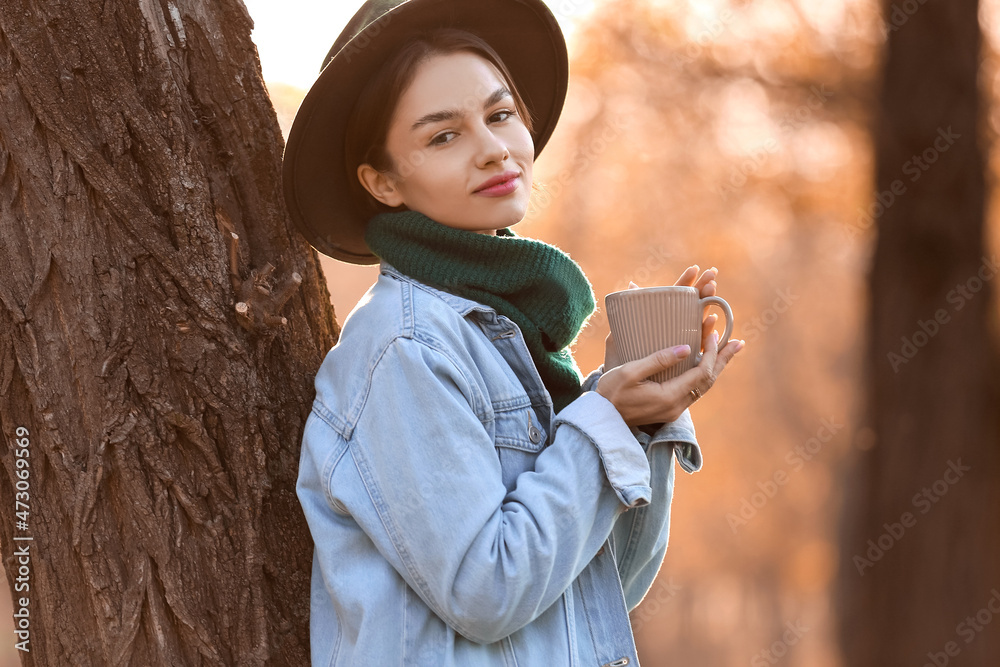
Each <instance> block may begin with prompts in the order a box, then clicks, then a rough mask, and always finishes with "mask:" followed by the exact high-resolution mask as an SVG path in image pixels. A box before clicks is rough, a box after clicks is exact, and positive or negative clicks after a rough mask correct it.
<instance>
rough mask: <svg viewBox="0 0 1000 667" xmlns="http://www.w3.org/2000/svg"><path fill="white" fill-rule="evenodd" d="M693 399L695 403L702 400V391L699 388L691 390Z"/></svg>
mask: <svg viewBox="0 0 1000 667" xmlns="http://www.w3.org/2000/svg"><path fill="white" fill-rule="evenodd" d="M691 398H692V399H693V400H695V401H697V400H698V399H699V398H701V390H699V389H698V387H695V388H694V389H692V390H691Z"/></svg>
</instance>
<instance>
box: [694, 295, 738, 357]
mask: <svg viewBox="0 0 1000 667" xmlns="http://www.w3.org/2000/svg"><path fill="white" fill-rule="evenodd" d="M698 304H699V306H701V312H702V314H703V315H704V313H705V308H707V307H708V306H711V305H713V304H714V305H716V306H718V307H719V308H721V309H722V312H723V313H725V315H726V330H725V332H724V333H723V334H722V337H721V338H720V339H719V349H720V350H721V349H722V348H724V347H725V346H726V345H727V344H728V343H729V335H730V334H731V333H733V311H732V309H731V308H730V307H729V304H728V303H726V300H725V299H723V298H722V297H720V296H706V297H703V298H702V299H701V300H700V301H699V302H698ZM701 357H702V353H701V352H698V354H697V355H695V361H694V363H695V365H696V366H697V365H698V364H700V363H701Z"/></svg>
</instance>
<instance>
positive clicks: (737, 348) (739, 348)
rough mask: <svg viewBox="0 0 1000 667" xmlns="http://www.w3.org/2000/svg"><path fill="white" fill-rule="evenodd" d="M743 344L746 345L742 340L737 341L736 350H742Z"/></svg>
mask: <svg viewBox="0 0 1000 667" xmlns="http://www.w3.org/2000/svg"><path fill="white" fill-rule="evenodd" d="M744 345H746V343H744V342H743V341H738V342H737V343H736V351H737V352H739V351H740V350H742V349H743V346H744Z"/></svg>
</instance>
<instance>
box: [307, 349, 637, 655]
mask: <svg viewBox="0 0 1000 667" xmlns="http://www.w3.org/2000/svg"><path fill="white" fill-rule="evenodd" d="M469 372H470V373H471V371H469ZM477 386H478V385H476V384H475V383H473V382H470V379H469V377H467V375H466V374H465V373H463V372H462V370H461V364H460V363H459V362H458V361H457V360H456V359H455V358H454V357H453V353H452V352H451V351H450V350H449V349H447V348H445V347H444V346H435V345H434V344H433V343H428V342H425V341H424V340H422V339H421V340H417V339H411V338H397V339H395V340H394V341H393V342H392V343H390V344H389V346H388V348H387V349H386V351H385V352H384V354H383V355H382V356H381V358H380V360H379V361H378V362H377V364H376V365H375V367H374V369H373V371H372V376H371V382H370V391H369V394H368V396H367V398H366V400H365V403H364V407H363V408H362V409H361V411H360V413H359V417H358V421H357V424H356V426H355V429H354V431H353V434H352V436H351V438H350V447H349V453H350V456H351V457H352V459H353V461H351V462H350V463H349V465H351V466H354V468H356V470H357V474H358V475H359V477H360V480H361V483H362V484H363V485H364V487H365V491H366V492H365V493H355V494H344V497H339V496H338V489H336V488H329V489H325V491H326V493H328V497H329V498H330V499H331V500H332V501H334V502H336V503H338V504H340V505H344V504H347V507H346V509H347V510H348V511H349V512H350V514H351V515H352V516H353V517H354V519H355V520H356V521H357V522H358V523H359V525H361V527H362V528H363V530H364V531H365V532H366V533H367V535H368V536H369V537H370V538H371V539H372V540H373V542H374V543H375V545H376V547H377V548H378V549H379V551H380V553H381V554H382V555H383V556H384V557H385V558H386V559H387V560H388V561H389V562H390V563H391V564H392V565H393V567H394V568H395V569H396V571H398V572H399V574H400V575H401V576H402V577H403V578H404V579H405V580H406V582H407V583H408V584H409V586H410V587H411V588H412V589H413V590H414V591H415V592H416V593H417V594H418V595H419V596H420V597H421V598H422V599H423V600H424V602H425V603H426V604H427V605H428V606H429V607H430V608H431V609H432V610H433V611H434V612H435V613H436V614H437V615H438V616H439V617H440V618H441V619H442V620H444V621H445V622H446V623H448V624H449V625H450V626H451V627H453V628H454V629H455V630H456V631H457V632H459V633H461V634H462V635H464V636H465V637H467V638H469V639H470V640H472V641H476V642H480V643H492V642H495V641H498V640H500V639H502V638H503V637H506V636H507V635H509V634H511V633H513V632H515V631H517V630H518V629H520V628H521V627H523V626H525V625H527V624H528V623H530V622H531V621H532V620H534V619H535V618H536V617H537V616H538V615H539V614H541V613H542V612H543V611H545V610H546V609H547V608H548V607H549V606H550V605H551V604H552V603H553V602H555V601H556V600H557V599H558V598H559V596H561V595H562V593H563V592H564V591H565V589H566V588H567V587H568V586H569V585H570V584H571V583H572V582H573V580H574V579H575V578H576V577H577V575H579V574H580V572H581V571H582V570H583V569H584V567H586V566H587V564H588V563H589V562H590V560H591V559H592V558H593V557H594V555H595V554H596V553H597V551H598V549H600V547H601V546H602V544H603V543H604V542H605V540H607V538H608V536H609V535H610V533H611V530H612V528H613V527H614V525H615V520H616V519H617V518H618V516H619V515H620V514H621V513H622V512H623V511H624V510H625V508H626V507H639V506H642V505H644V504H647V503H648V502H649V500H650V497H651V493H652V491H651V489H650V487H649V462H648V459H647V457H646V455H645V453H644V452H643V449H642V447H641V446H640V445H639V443H638V442H637V440H636V439H635V437H634V435H633V434H632V432H631V429H629V427H628V426H627V425H626V424H625V422H624V421H623V420H622V419H621V416H620V415H619V414H618V412H617V410H615V408H614V406H613V405H612V404H611V403H610V402H609V401H608V400H607V399H605V398H604V397H603V396H601V395H600V394H597V393H596V392H585V393H583V394H582V395H581V396H580V397H579V398H577V399H576V400H575V401H573V402H572V403H571V404H570V405H568V406H566V407H565V408H564V409H563V410H561V411H560V412H559V414H558V415H557V416H556V418H555V420H554V422H553V425H552V434H551V435H550V440H549V444H548V446H547V447H545V448H544V449H542V450H541V452H540V453H539V454H538V456H537V457H536V459H535V464H534V469H533V470H529V471H526V472H524V473H522V474H521V475H520V476H519V477H517V479H516V486H515V487H514V488H513V489H512V490H511V491H510V492H509V493H508V492H507V488H506V486H505V485H504V484H503V481H502V477H501V468H500V463H499V460H498V458H497V454H496V449H495V445H496V443H495V441H494V437H493V436H492V435H491V433H490V424H489V413H490V412H491V410H489V409H488V404H487V401H486V399H485V397H484V396H483V395H482V392H481V391H479V389H478V388H477ZM484 419H485V420H486V423H485V424H484V421H483V420H484ZM351 503H353V505H351Z"/></svg>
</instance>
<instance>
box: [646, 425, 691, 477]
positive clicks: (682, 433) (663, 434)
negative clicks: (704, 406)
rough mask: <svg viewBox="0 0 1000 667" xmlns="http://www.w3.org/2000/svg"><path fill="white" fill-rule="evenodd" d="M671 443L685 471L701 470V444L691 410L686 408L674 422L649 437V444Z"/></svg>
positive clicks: (663, 426) (661, 427)
mask: <svg viewBox="0 0 1000 667" xmlns="http://www.w3.org/2000/svg"><path fill="white" fill-rule="evenodd" d="M660 443H669V444H671V445H673V447H674V453H675V454H676V455H677V462H678V463H680V464H681V468H682V469H683V470H684V472H687V473H695V472H698V471H699V470H701V464H702V458H701V446H700V445H699V444H698V439H697V438H696V437H695V433H694V422H693V421H692V420H691V412H690V410H685V411H684V412H682V413H681V416H680V417H678V418H677V419H675V420H674V421H672V422H666V423H664V424H663V425H662V426H660V427H659V428H658V429H656V432H655V433H654V434H653V435H652V437H650V439H649V446H650V447H652V446H654V445H657V444H660Z"/></svg>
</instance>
